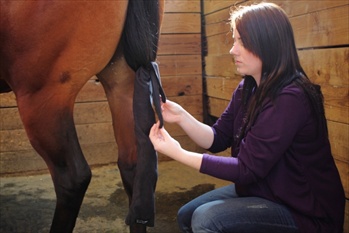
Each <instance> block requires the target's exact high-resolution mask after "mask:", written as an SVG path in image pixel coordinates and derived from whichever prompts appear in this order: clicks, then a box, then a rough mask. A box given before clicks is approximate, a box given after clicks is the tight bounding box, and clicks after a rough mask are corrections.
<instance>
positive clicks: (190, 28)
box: [161, 13, 201, 34]
mask: <svg viewBox="0 0 349 233" xmlns="http://www.w3.org/2000/svg"><path fill="white" fill-rule="evenodd" d="M200 32H201V16H200V14H199V13H173V14H172V13H171V14H164V19H163V24H162V26H161V34H175V33H200Z"/></svg>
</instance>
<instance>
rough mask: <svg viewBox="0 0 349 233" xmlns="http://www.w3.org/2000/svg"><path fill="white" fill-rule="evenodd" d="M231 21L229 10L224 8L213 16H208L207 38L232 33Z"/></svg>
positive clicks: (206, 19)
mask: <svg viewBox="0 0 349 233" xmlns="http://www.w3.org/2000/svg"><path fill="white" fill-rule="evenodd" d="M229 19H230V10H229V8H224V9H222V10H220V11H217V12H215V13H213V14H210V15H206V16H205V30H206V31H205V32H206V36H207V37H210V36H213V35H217V34H227V33H229V32H230V31H231V29H230V23H229ZM230 36H232V35H230Z"/></svg>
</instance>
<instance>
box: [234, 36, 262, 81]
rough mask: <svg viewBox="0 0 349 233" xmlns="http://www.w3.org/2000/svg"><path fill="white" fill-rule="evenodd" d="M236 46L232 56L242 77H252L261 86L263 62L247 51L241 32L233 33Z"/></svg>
mask: <svg viewBox="0 0 349 233" xmlns="http://www.w3.org/2000/svg"><path fill="white" fill-rule="evenodd" d="M233 39H234V44H233V47H232V48H231V50H230V54H231V55H233V56H234V60H235V66H236V69H237V71H238V72H239V73H240V74H241V75H251V76H252V77H253V78H254V79H255V80H256V83H257V85H259V82H260V79H261V74H262V61H261V59H259V58H258V57H257V56H256V55H254V54H253V53H251V52H250V51H248V50H247V49H245V47H244V45H243V44H242V40H241V38H240V34H239V32H238V31H237V30H236V29H234V31H233Z"/></svg>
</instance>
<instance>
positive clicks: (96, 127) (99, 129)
mask: <svg viewBox="0 0 349 233" xmlns="http://www.w3.org/2000/svg"><path fill="white" fill-rule="evenodd" d="M76 129H77V133H78V138H79V141H80V144H81V145H86V144H93V143H105V142H114V141H115V139H114V133H113V127H112V124H111V122H109V123H94V124H85V125H77V126H76ZM0 145H1V147H0V152H5V151H13V150H14V149H15V150H28V149H31V148H32V147H31V145H30V143H29V141H28V138H27V135H26V133H25V131H24V129H17V130H1V131H0Z"/></svg>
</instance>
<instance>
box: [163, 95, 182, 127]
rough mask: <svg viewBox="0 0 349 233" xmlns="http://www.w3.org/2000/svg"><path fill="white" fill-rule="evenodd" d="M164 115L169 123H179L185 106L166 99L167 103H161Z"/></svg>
mask: <svg viewBox="0 0 349 233" xmlns="http://www.w3.org/2000/svg"><path fill="white" fill-rule="evenodd" d="M161 109H162V117H163V118H164V120H165V121H166V122H168V123H179V122H180V120H181V113H182V112H183V108H182V107H181V106H180V105H179V104H177V103H175V102H173V101H170V100H166V103H162V104H161Z"/></svg>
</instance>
